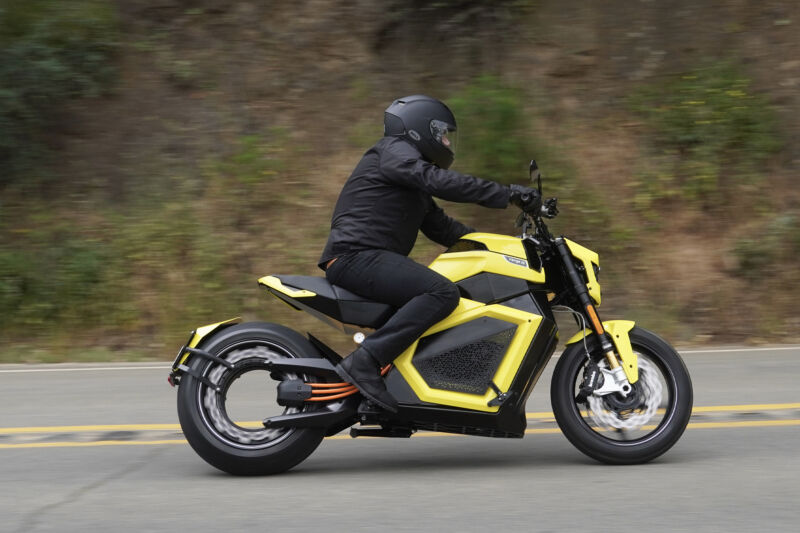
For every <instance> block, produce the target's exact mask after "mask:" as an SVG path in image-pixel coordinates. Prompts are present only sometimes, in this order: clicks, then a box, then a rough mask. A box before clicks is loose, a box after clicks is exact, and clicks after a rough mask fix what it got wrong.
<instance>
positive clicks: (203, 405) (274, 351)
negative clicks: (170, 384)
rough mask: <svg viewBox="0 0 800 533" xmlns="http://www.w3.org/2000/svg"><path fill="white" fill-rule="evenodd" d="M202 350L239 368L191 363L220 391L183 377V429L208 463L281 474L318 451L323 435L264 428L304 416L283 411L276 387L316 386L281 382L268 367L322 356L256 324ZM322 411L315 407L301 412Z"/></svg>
mask: <svg viewBox="0 0 800 533" xmlns="http://www.w3.org/2000/svg"><path fill="white" fill-rule="evenodd" d="M202 349H203V350H205V351H207V352H209V353H211V354H213V355H215V356H217V357H219V358H222V359H225V360H226V361H228V362H230V363H233V368H228V367H227V366H225V365H221V364H218V363H216V362H214V361H210V360H207V359H204V358H202V357H193V358H192V359H190V363H189V366H190V367H191V368H192V369H194V370H195V371H196V372H198V373H199V374H200V375H201V376H203V377H204V378H205V379H206V380H207V381H209V382H210V383H213V384H215V385H216V387H210V386H208V385H207V384H206V383H203V382H202V381H200V380H198V379H195V378H194V377H193V376H192V375H190V374H188V373H187V374H184V375H183V377H182V378H181V383H180V386H179V390H178V418H179V420H180V423H181V429H182V430H183V434H184V436H185V437H186V440H187V441H188V442H189V444H190V445H191V446H192V448H193V449H194V450H195V451H196V452H197V453H198V455H200V457H202V458H203V459H205V461H206V462H208V463H209V464H211V465H212V466H215V467H216V468H219V469H220V470H223V471H225V472H228V473H230V474H235V475H264V474H276V473H278V472H283V471H285V470H288V469H290V468H292V467H293V466H295V465H297V464H298V463H300V462H301V461H302V460H304V459H305V458H306V457H308V456H309V455H310V454H311V452H313V451H314V450H315V449H316V448H317V446H319V444H320V442H321V441H322V439H323V437H324V436H325V430H324V429H320V428H265V427H264V426H263V424H262V423H261V422H262V421H263V420H264V419H265V418H269V417H271V416H276V415H281V414H290V413H296V412H298V411H300V408H297V407H281V406H279V405H277V403H276V397H277V392H276V390H277V389H276V387H277V385H278V382H279V381H276V380H282V379H295V378H303V379H305V380H306V381H313V380H314V379H313V378H308V377H307V376H296V375H289V374H286V375H276V374H275V373H273V372H271V371H270V369H269V366H268V365H267V364H266V363H267V362H268V361H270V360H272V359H275V358H284V357H318V355H317V352H316V350H315V349H314V347H313V346H312V345H311V343H309V342H308V340H306V339H305V338H304V337H303V336H302V335H300V334H299V333H297V332H295V331H292V330H291V329H289V328H286V327H283V326H280V325H277V324H270V323H266V322H250V323H245V324H238V325H235V326H231V327H229V328H226V329H224V330H222V331H220V332H218V333H217V334H215V335H214V336H212V337H211V338H210V339H208V340H207V341H205V342H204V343H203V345H202ZM217 388H218V389H219V390H216V389H217ZM316 408H317V407H316V406H311V405H309V406H306V407H303V408H302V410H304V411H306V410H312V409H316Z"/></svg>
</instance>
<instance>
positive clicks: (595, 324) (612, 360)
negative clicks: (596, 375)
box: [555, 237, 631, 395]
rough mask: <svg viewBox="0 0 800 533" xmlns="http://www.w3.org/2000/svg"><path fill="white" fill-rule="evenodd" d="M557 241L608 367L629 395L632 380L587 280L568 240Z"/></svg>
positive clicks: (569, 275)
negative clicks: (623, 365)
mask: <svg viewBox="0 0 800 533" xmlns="http://www.w3.org/2000/svg"><path fill="white" fill-rule="evenodd" d="M555 241H556V249H557V250H558V253H559V254H560V255H561V259H562V261H561V262H562V264H563V265H564V268H565V269H566V272H567V276H568V277H569V280H570V282H571V283H572V287H573V288H574V290H575V293H576V294H577V295H578V301H579V302H580V304H581V308H582V309H583V312H584V315H586V318H587V319H588V321H589V323H590V324H591V325H592V329H593V330H594V332H595V333H596V334H597V338H598V339H600V347H601V349H602V350H603V353H604V354H605V358H606V360H607V361H608V367H609V368H610V369H611V374H612V375H613V376H614V381H615V382H616V383H617V385H618V386H619V387H620V389H621V390H622V392H623V395H627V394H628V393H629V392H630V391H631V385H630V382H629V381H628V378H627V377H626V376H625V371H624V370H623V368H622V366H621V365H620V364H619V359H618V357H617V354H616V352H615V351H614V344H612V342H611V341H610V340H609V338H608V335H606V332H605V329H603V323H602V322H600V318H599V317H598V316H597V310H596V309H595V307H594V302H592V299H591V298H590V297H589V291H588V290H587V289H586V282H585V281H583V279H581V276H580V274H578V270H577V269H576V268H575V263H574V262H573V260H572V254H571V253H570V251H569V247H567V243H566V241H564V239H563V238H562V237H558V238H557V239H556V240H555Z"/></svg>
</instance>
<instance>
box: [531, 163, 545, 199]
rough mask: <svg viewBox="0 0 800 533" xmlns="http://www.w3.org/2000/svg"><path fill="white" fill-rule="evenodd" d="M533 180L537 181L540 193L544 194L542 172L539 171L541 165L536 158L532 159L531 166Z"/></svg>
mask: <svg viewBox="0 0 800 533" xmlns="http://www.w3.org/2000/svg"><path fill="white" fill-rule="evenodd" d="M529 172H530V176H531V181H535V182H536V184H537V187H539V194H542V174H541V172H539V165H537V164H536V160H535V159H531V166H530V168H529Z"/></svg>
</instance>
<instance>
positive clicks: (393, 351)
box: [325, 250, 460, 366]
mask: <svg viewBox="0 0 800 533" xmlns="http://www.w3.org/2000/svg"><path fill="white" fill-rule="evenodd" d="M325 276H326V278H327V279H328V281H329V282H331V283H332V284H334V285H338V286H340V287H343V288H345V289H347V290H348V291H351V292H354V293H356V294H358V295H360V296H363V297H364V298H369V299H370V300H375V301H376V302H381V303H386V304H389V305H391V306H393V307H397V308H398V309H397V312H396V313H395V314H394V315H392V317H391V318H390V319H389V320H388V321H387V322H386V324H384V325H383V326H382V327H381V328H380V329H378V330H377V331H375V333H373V334H372V335H370V336H369V337H367V338H366V339H365V340H364V342H363V343H362V344H361V346H362V347H363V348H365V349H366V350H367V351H368V352H369V353H370V355H372V357H373V358H374V359H375V360H377V361H378V362H379V363H380V364H381V365H382V366H383V365H387V364H389V363H391V362H392V361H393V360H394V359H395V358H396V357H397V356H398V355H400V354H401V353H403V351H404V350H405V349H406V348H408V347H409V346H411V343H413V342H414V341H415V340H417V338H418V337H419V336H420V335H422V333H424V332H425V330H427V329H428V328H429V327H431V326H432V325H434V324H435V323H437V322H439V321H440V320H442V319H443V318H445V317H446V316H447V315H449V314H450V313H451V312H452V311H453V309H455V308H456V306H458V300H459V298H460V295H459V292H458V287H456V284H455V283H453V282H452V281H450V280H449V279H447V278H445V277H444V276H442V275H441V274H438V273H436V272H434V271H433V270H431V269H429V268H428V267H425V266H423V265H420V264H419V263H417V262H415V261H413V260H411V259H409V258H408V257H406V256H404V255H400V254H397V253H394V252H389V251H386V250H364V251H361V252H354V253H349V254H345V255H343V256H341V257H339V258H338V259H337V260H336V261H335V262H334V263H333V264H332V265H331V266H330V268H328V270H327V271H326V273H325Z"/></svg>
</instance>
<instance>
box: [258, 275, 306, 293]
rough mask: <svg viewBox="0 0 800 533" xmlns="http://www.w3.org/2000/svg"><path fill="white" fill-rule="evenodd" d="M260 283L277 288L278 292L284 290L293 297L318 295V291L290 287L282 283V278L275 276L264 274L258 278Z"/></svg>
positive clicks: (283, 291)
mask: <svg viewBox="0 0 800 533" xmlns="http://www.w3.org/2000/svg"><path fill="white" fill-rule="evenodd" d="M258 283H260V284H261V285H264V286H266V287H269V288H271V289H275V290H276V291H278V292H282V293H283V294H285V295H286V296H291V297H292V298H309V297H311V296H316V295H317V293H315V292H312V291H307V290H305V289H300V290H295V289H290V288H289V287H287V286H286V285H284V284H283V283H281V280H279V279H278V278H276V277H275V276H264V277H263V278H260V279H259V280H258Z"/></svg>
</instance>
